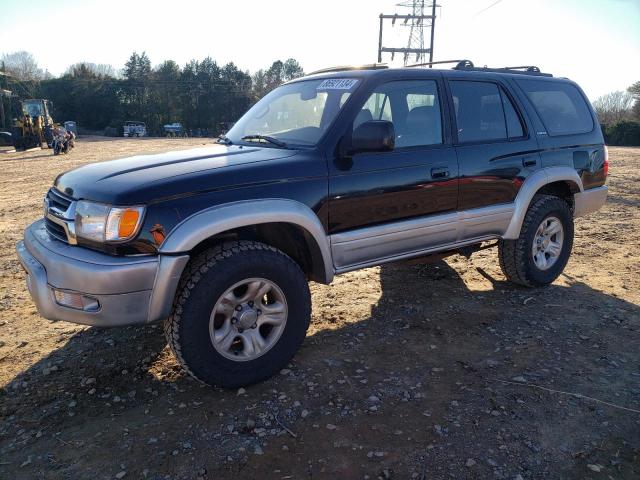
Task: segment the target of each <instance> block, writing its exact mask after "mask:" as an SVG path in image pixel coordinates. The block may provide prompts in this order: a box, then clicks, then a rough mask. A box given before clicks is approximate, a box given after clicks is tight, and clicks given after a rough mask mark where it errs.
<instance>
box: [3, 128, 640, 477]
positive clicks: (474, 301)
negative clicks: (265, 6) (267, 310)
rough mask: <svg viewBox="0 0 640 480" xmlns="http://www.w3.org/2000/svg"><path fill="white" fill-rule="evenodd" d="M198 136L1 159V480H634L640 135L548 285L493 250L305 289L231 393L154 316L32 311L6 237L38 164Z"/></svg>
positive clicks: (29, 205) (39, 184)
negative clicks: (292, 349)
mask: <svg viewBox="0 0 640 480" xmlns="http://www.w3.org/2000/svg"><path fill="white" fill-rule="evenodd" d="M201 143H203V141H202V140H201V139H172V140H158V139H118V140H115V139H112V140H106V139H98V138H94V139H84V140H80V141H79V142H78V146H77V148H76V149H75V151H73V152H72V153H71V154H70V155H67V156H61V157H55V158H54V157H53V155H51V152H50V151H42V152H25V153H14V154H2V155H0V168H2V170H3V175H2V177H1V178H0V270H1V272H2V277H1V288H0V387H1V390H0V478H7V479H20V478H25V479H39V478H46V479H66V478H68V479H78V478H91V479H111V478H116V479H121V478H125V479H129V478H136V479H138V478H148V479H196V478H197V479H219V478H260V479H264V478H274V479H294V478H295V479H300V478H361V479H362V478H370V479H375V478H382V479H388V478H402V479H404V478H429V479H431V478H507V479H529V478H543V477H545V478H575V479H578V478H579V479H584V478H593V479H599V478H603V479H604V478H607V479H609V478H615V479H619V478H628V479H631V478H634V479H637V478H640V356H639V354H638V344H639V343H640V332H639V329H640V306H639V305H640V296H639V294H638V289H639V287H640V209H639V208H638V207H639V206H640V187H639V185H640V176H639V174H638V171H640V149H631V148H612V149H611V151H610V154H611V174H610V177H609V185H610V189H611V190H610V197H609V201H608V203H607V205H606V207H605V208H604V209H603V210H601V211H600V212H598V213H596V214H592V215H591V216H589V217H587V218H584V219H579V220H578V221H577V225H576V241H575V245H574V251H573V255H572V257H571V260H570V261H569V265H568V266H567V269H566V271H565V273H564V274H563V275H562V276H561V277H560V278H559V279H558V280H557V281H556V282H555V283H554V284H553V285H551V286H549V287H547V288H542V289H536V290H529V289H523V288H518V287H515V286H513V285H511V284H509V283H507V282H506V281H505V279H504V277H503V275H502V274H501V273H500V270H499V267H498V262H497V256H496V252H495V250H494V249H490V250H485V251H482V252H480V253H476V254H474V255H473V256H472V257H471V259H467V258H465V257H462V256H452V257H449V258H447V259H446V260H445V261H439V262H436V263H431V264H420V263H403V264H395V265H388V266H384V267H379V268H370V269H366V270H362V271H358V272H353V273H350V274H346V275H343V276H340V277H338V278H336V280H335V282H334V283H333V284H332V285H331V286H324V285H316V284H314V285H312V294H313V302H314V307H313V318H312V325H311V328H310V331H309V334H308V337H307V339H306V341H305V343H304V345H303V347H302V349H301V351H300V352H299V353H298V354H297V355H296V357H295V358H294V360H293V361H292V362H291V364H290V365H289V366H288V367H287V368H286V369H284V370H282V371H281V372H280V374H279V375H277V376H276V377H275V378H273V379H271V380H269V381H266V382H264V383H262V384H260V385H256V386H253V387H250V388H247V389H240V390H237V391H236V390H234V391H228V390H220V389H212V388H208V387H204V386H201V385H200V384H198V383H196V382H194V381H192V380H191V379H190V378H189V377H187V376H185V374H184V373H183V372H182V371H181V370H180V368H179V366H178V365H177V363H176V361H175V359H174V358H173V357H172V355H171V354H170V352H169V351H168V348H167V347H166V344H165V341H164V338H163V335H162V329H161V328H160V326H148V327H140V328H122V329H97V328H88V327H83V326H76V325H73V324H70V323H52V322H49V321H46V320H44V319H42V318H41V317H39V316H38V314H37V312H36V310H35V307H34V306H33V304H32V303H31V301H30V299H29V295H28V293H27V290H26V288H25V285H24V274H23V272H22V271H21V268H20V266H19V264H18V260H17V258H16V255H15V251H14V245H15V243H16V242H17V241H18V240H19V239H20V238H21V236H22V230H23V229H24V227H25V226H26V225H28V224H29V223H30V222H31V221H33V220H35V219H37V218H38V217H40V216H41V214H42V213H41V209H42V207H41V206H42V198H43V196H44V193H45V192H46V190H47V188H48V187H49V186H50V184H51V182H52V181H53V179H54V178H55V176H56V175H57V174H58V173H59V172H61V171H63V170H67V169H69V168H72V167H75V166H79V165H82V164H84V163H87V162H92V161H102V160H107V159H110V158H116V157H121V156H126V155H133V154H139V153H148V152H159V151H164V150H167V149H180V148H187V147H190V146H196V145H199V144H201Z"/></svg>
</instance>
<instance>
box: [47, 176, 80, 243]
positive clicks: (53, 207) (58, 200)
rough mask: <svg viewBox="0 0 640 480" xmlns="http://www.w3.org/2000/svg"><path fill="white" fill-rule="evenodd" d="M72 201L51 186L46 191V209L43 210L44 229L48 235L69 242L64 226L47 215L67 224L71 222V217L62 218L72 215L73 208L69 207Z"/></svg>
mask: <svg viewBox="0 0 640 480" xmlns="http://www.w3.org/2000/svg"><path fill="white" fill-rule="evenodd" d="M73 201H74V200H73V199H72V198H70V197H68V196H66V195H64V194H63V193H60V192H59V191H57V190H55V189H54V188H51V189H50V190H49V191H48V192H47V198H46V202H45V206H46V207H47V211H46V212H45V217H44V226H45V229H46V230H47V232H48V233H49V236H51V237H53V238H55V239H56V240H60V241H61V242H65V243H69V238H68V237H67V232H66V230H65V227H64V226H62V225H60V223H56V222H54V221H53V220H52V219H51V218H49V217H50V216H53V217H56V219H58V220H62V221H64V222H65V223H66V224H67V225H69V224H71V223H73V218H64V217H67V216H68V217H72V215H73V209H70V207H71V205H72V203H73ZM70 210H71V211H70ZM72 243H73V242H72Z"/></svg>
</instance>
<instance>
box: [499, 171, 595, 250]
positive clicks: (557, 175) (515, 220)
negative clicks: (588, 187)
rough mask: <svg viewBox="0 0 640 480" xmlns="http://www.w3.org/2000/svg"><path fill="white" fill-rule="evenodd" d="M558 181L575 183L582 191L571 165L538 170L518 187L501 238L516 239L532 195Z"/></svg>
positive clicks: (582, 188) (580, 181)
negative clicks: (505, 228) (507, 222)
mask: <svg viewBox="0 0 640 480" xmlns="http://www.w3.org/2000/svg"><path fill="white" fill-rule="evenodd" d="M559 181H566V182H572V183H575V184H576V185H577V186H578V188H579V189H580V192H583V191H584V187H583V185H582V180H581V179H580V176H579V175H578V172H576V171H575V169H573V168H571V167H547V168H543V169H541V170H538V171H537V172H535V173H534V174H532V175H531V176H530V177H528V178H527V179H526V180H525V181H524V183H523V184H522V187H520V191H519V192H518V195H517V196H516V199H515V201H514V207H515V209H514V212H513V216H512V217H511V221H510V222H509V226H508V227H507V230H506V231H505V232H504V234H503V235H502V238H504V239H505V240H515V239H517V238H518V237H519V236H520V229H521V228H522V222H524V217H525V215H526V214H527V210H528V208H529V204H530V203H531V200H532V199H533V196H534V195H535V194H536V193H537V192H538V190H540V189H541V188H542V187H544V186H545V185H548V184H550V183H553V182H559Z"/></svg>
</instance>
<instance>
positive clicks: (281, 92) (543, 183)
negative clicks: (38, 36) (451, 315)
mask: <svg viewBox="0 0 640 480" xmlns="http://www.w3.org/2000/svg"><path fill="white" fill-rule="evenodd" d="M218 143H219V145H216V146H211V147H204V148H198V149H193V150H186V151H183V152H171V153H167V154H161V155H145V156H137V157H132V158H130V159H121V160H115V161H112V162H100V163H96V164H93V165H85V166H83V167H80V168H78V169H76V170H72V171H70V172H67V173H64V174H62V175H59V176H58V177H57V178H56V180H55V182H54V184H53V187H52V188H51V189H50V190H49V192H48V193H47V195H46V198H45V218H44V219H42V220H39V221H37V222H35V223H33V224H32V225H31V226H29V227H28V228H27V229H26V231H25V237H24V241H22V242H20V243H18V246H17V250H18V255H19V258H20V262H21V264H22V266H23V267H24V269H25V270H26V271H27V273H28V285H29V290H30V292H31V295H32V297H33V299H34V301H35V303H36V306H37V307H38V311H39V312H40V313H41V315H43V316H44V317H46V318H49V319H52V320H67V321H72V322H77V323H82V324H88V325H96V326H115V325H120V326H122V325H134V324H145V323H149V322H155V321H164V325H165V334H166V337H167V340H168V342H169V345H170V346H171V349H172V350H173V352H174V354H175V356H176V358H177V359H178V361H179V362H180V363H181V365H182V366H183V367H184V368H185V370H186V371H187V372H189V373H190V374H191V375H192V376H194V377H195V378H197V379H199V380H200V381H202V382H204V383H207V384H210V385H221V386H224V387H238V386H241V385H248V384H251V383H255V382H258V381H261V380H264V379H266V378H268V377H269V376H271V375H273V374H274V373H276V372H278V371H279V370H280V369H281V368H283V367H284V366H285V365H286V364H287V362H289V361H290V359H291V358H292V356H293V355H294V354H295V352H296V351H297V350H298V348H299V346H300V344H301V343H302V341H303V340H304V337H305V335H306V331H307V328H308V326H309V321H310V316H311V295H310V292H309V288H308V284H307V282H308V281H309V280H312V281H315V282H320V283H326V284H328V283H330V282H331V281H332V280H333V278H334V276H335V275H339V274H342V273H345V272H350V271H353V270H358V269H362V268H366V267H371V266H375V265H381V264H384V263H389V262H397V261H400V260H404V259H409V258H416V257H429V256H431V255H438V256H446V255H449V254H453V253H463V254H465V255H471V254H472V253H473V252H474V251H478V250H481V249H484V248H487V247H497V249H498V258H499V263H500V267H501V269H502V271H503V273H504V275H505V277H506V278H507V279H509V280H510V281H512V282H514V283H516V284H518V285H521V286H525V287H540V286H544V285H548V284H550V283H551V282H553V281H554V280H555V279H556V278H557V277H558V276H559V275H560V273H561V272H562V271H563V269H564V267H565V265H566V264H567V261H568V260H569V256H570V254H571V249H572V245H573V237H574V218H576V217H579V216H582V215H585V214H588V213H589V212H593V211H596V210H598V209H599V208H600V207H602V205H604V203H605V200H606V196H607V187H606V186H605V181H606V178H607V173H608V168H609V163H608V153H607V149H606V147H605V146H604V141H603V137H602V132H601V130H600V127H599V125H598V123H597V118H596V115H595V113H594V111H593V109H592V108H591V105H590V104H589V102H588V101H587V99H586V97H585V95H584V93H583V92H582V90H581V89H580V87H578V85H577V84H575V83H574V82H572V81H570V80H568V79H564V78H553V77H552V76H551V75H549V74H544V73H541V72H540V71H539V70H538V69H537V68H535V67H528V68H526V69H523V68H522V67H518V68H511V69H510V68H504V69H491V68H475V67H474V66H473V64H472V63H471V62H468V61H465V62H461V63H460V64H458V65H457V66H456V67H455V68H454V69H452V70H437V69H416V68H401V69H387V68H382V67H381V66H378V65H375V66H370V67H362V68H350V69H345V68H344V67H342V68H336V69H329V70H326V71H322V72H315V74H311V75H309V76H307V77H303V78H298V79H296V80H293V81H290V82H288V83H286V84H284V85H282V86H280V87H278V88H276V89H275V90H273V91H271V92H270V93H269V94H267V95H266V96H265V97H264V98H262V99H261V100H260V101H259V102H258V103H256V104H255V105H254V106H253V107H252V108H251V109H250V110H249V111H248V112H247V113H246V114H245V115H244V116H243V117H242V118H241V119H240V120H239V121H238V122H237V123H236V124H235V125H234V126H233V128H231V129H230V130H229V132H228V133H227V135H225V136H221V137H220V138H219V139H218ZM491 242H493V243H491ZM424 288H425V289H426V288H430V287H429V286H427V285H425V287H424ZM433 288H436V287H433ZM416 294H417V295H419V294H420V292H416Z"/></svg>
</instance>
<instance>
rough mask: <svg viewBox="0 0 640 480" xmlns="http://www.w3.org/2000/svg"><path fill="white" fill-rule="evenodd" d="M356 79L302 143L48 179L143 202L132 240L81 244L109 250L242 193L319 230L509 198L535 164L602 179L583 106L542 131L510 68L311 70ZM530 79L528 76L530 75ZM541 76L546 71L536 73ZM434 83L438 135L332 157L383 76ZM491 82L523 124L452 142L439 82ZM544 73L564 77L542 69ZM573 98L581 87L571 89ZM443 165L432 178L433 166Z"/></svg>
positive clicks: (208, 152)
mask: <svg viewBox="0 0 640 480" xmlns="http://www.w3.org/2000/svg"><path fill="white" fill-rule="evenodd" d="M320 77H323V78H358V79H359V80H360V83H359V86H358V88H357V89H356V90H355V92H353V93H352V95H351V96H350V97H349V99H348V100H347V102H346V103H345V105H344V107H343V108H342V110H341V111H340V113H339V115H338V117H337V119H336V121H335V122H334V123H333V125H331V126H330V127H329V128H328V129H327V131H326V132H325V134H324V136H323V137H322V139H321V140H320V142H319V144H318V145H317V146H316V147H314V148H309V149H298V150H294V149H283V148H276V147H270V146H261V145H260V146H223V145H211V146H207V147H204V148H197V149H192V150H185V151H179V152H169V153H166V154H162V155H139V156H135V157H131V158H126V159H121V160H114V161H109V162H101V163H95V164H90V165H86V166H83V167H80V168H78V169H76V170H72V171H70V172H67V173H64V174H62V175H60V176H59V177H58V178H57V179H56V182H55V186H56V187H57V188H58V189H59V190H61V191H63V192H64V193H66V194H68V195H70V196H72V197H74V198H76V199H87V200H93V201H98V202H104V203H109V204H114V205H146V206H147V210H146V215H145V219H144V223H143V226H142V228H141V231H140V233H139V235H138V237H137V238H136V239H134V240H133V241H131V242H129V243H128V244H125V245H112V246H104V245H89V246H91V247H92V248H99V249H101V250H105V251H108V252H109V253H112V254H133V253H138V254H139V253H155V252H156V251H157V247H158V243H159V240H158V238H159V237H160V238H161V235H160V236H159V235H158V233H159V232H160V233H162V234H165V235H166V234H168V233H169V232H170V231H171V230H172V229H173V228H174V227H175V226H176V225H177V224H178V223H179V222H181V221H183V220H184V219H185V218H187V217H189V216H190V215H193V214H194V213H197V212H199V211H201V210H203V209H206V208H210V207H213V206H215V205H220V204H223V203H228V202H234V201H239V200H248V199H262V198H285V199H293V200H296V201H299V202H301V203H303V204H304V205H306V206H308V207H309V208H310V209H311V210H312V211H313V212H315V214H316V215H318V217H319V219H320V221H321V223H322V225H323V226H324V228H325V231H326V233H327V234H331V233H335V232H341V231H348V230H351V229H357V228H362V227H365V226H371V225H375V224H381V223H387V222H395V221H399V220H403V219H406V218H411V217H422V216H428V215H434V214H439V213H443V212H448V211H455V210H456V209H458V210H466V209H473V208H479V207H484V206H489V205H495V204H501V203H509V202H512V201H513V200H514V199H515V197H516V195H517V193H518V190H519V188H520V186H521V185H522V183H523V182H524V181H525V180H526V178H527V177H528V176H529V175H530V174H531V173H532V172H534V171H535V170H537V169H539V168H541V167H550V166H557V165H560V166H570V167H572V168H575V169H576V170H577V171H578V172H579V175H580V176H581V178H582V181H583V183H584V186H585V188H591V187H596V186H600V185H602V184H603V183H604V180H605V178H604V173H603V162H604V142H603V137H602V133H601V132H600V128H599V126H598V125H599V124H598V121H597V118H596V117H595V113H593V110H592V109H591V108H590V107H589V108H590V111H591V114H592V115H593V119H594V129H593V131H591V132H588V133H584V134H580V135H570V136H562V137H552V136H550V135H548V134H546V132H545V131H544V126H543V124H542V122H541V120H540V118H538V115H537V114H536V112H535V109H534V108H533V106H532V105H531V103H530V102H529V101H528V99H527V97H526V95H525V94H524V92H523V91H522V90H521V89H520V88H519V87H518V85H517V83H516V82H515V81H514V78H515V77H516V75H514V74H502V73H492V72H465V71H455V70H435V69H433V70H431V69H388V70H354V71H344V72H335V73H328V74H321V75H318V78H320ZM535 78H536V79H538V78H539V77H535ZM545 78H546V77H545ZM418 79H429V80H435V81H436V82H437V84H438V89H439V92H440V98H441V102H442V105H441V109H442V115H443V117H442V121H443V124H442V127H443V130H442V131H443V144H442V145H438V146H431V147H412V148H406V149H396V150H394V151H392V152H381V153H366V154H364V153H363V154H355V155H351V156H349V155H344V154H343V153H342V150H341V149H340V145H341V141H343V139H344V137H345V135H347V134H346V133H345V132H349V131H351V130H350V129H351V125H352V122H353V120H354V118H355V116H356V115H357V113H358V111H359V109H360V107H361V105H362V104H363V103H364V101H365V100H366V98H368V96H369V95H370V93H371V92H372V91H374V89H375V88H376V87H377V86H378V85H380V84H381V83H384V82H390V81H397V80H418ZM455 79H458V80H460V79H465V80H469V79H476V80H481V81H489V82H494V83H498V84H499V85H500V86H501V87H502V88H503V89H504V90H505V91H506V92H507V93H508V95H509V96H510V97H511V98H512V100H513V103H514V104H515V106H516V107H517V109H518V110H519V111H520V115H521V116H522V120H523V123H524V124H525V125H526V135H525V136H524V137H522V138H519V139H514V140H504V141H498V142H490V143H475V144H458V142H457V134H456V132H457V130H456V125H455V118H454V115H453V102H452V100H451V97H450V94H449V87H448V82H449V81H451V80H455ZM545 81H568V80H564V79H553V78H547V79H546V80H545ZM583 95H584V94H583ZM434 168H435V169H446V170H447V171H448V176H447V177H446V178H434V177H433V175H432V172H433V169H434Z"/></svg>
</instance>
